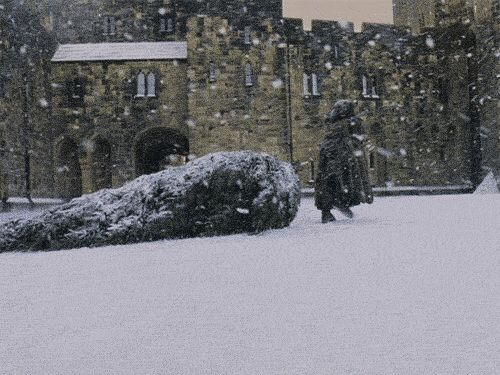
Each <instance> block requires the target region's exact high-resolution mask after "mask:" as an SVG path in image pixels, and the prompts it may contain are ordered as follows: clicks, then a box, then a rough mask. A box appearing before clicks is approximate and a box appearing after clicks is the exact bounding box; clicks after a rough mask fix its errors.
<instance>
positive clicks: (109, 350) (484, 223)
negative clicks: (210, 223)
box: [0, 195, 500, 375]
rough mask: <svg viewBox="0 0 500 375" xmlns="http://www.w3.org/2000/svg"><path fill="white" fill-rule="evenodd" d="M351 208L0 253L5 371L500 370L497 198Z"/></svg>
mask: <svg viewBox="0 0 500 375" xmlns="http://www.w3.org/2000/svg"><path fill="white" fill-rule="evenodd" d="M354 212H355V214H357V216H356V217H355V218H354V219H353V220H347V219H343V218H342V220H339V221H338V222H336V223H333V224H329V225H322V224H320V222H319V212H317V211H315V209H314V207H313V202H312V200H311V199H305V200H304V201H303V203H302V207H301V211H300V212H299V216H298V218H297V220H296V221H295V222H294V223H293V225H292V227H291V228H288V229H285V230H281V231H273V232H267V233H264V234H262V235H258V236H247V235H238V236H230V237H222V238H210V239H191V240H182V241H164V242H157V243H149V244H143V245H130V246H119V247H107V248H99V249H80V250H72V251H61V252H52V253H32V254H0V290H1V294H0V373H2V374H4V373H5V374H183V375H184V374H217V375H220V374H280V375H281V374H287V375H288V374H363V375H365V374H384V375H387V374H441V375H443V374H454V375H456V374H481V375H483V374H499V373H500V195H484V196H483V195H478V196H471V195H469V196H440V197H411V198H408V197H400V198H384V199H382V198H381V199H378V200H377V201H376V202H375V204H373V205H372V206H363V207H359V208H355V209H354ZM338 218H341V217H340V215H338ZM0 220H1V219H0Z"/></svg>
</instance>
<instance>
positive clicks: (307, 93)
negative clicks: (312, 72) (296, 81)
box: [303, 73, 311, 96]
mask: <svg viewBox="0 0 500 375" xmlns="http://www.w3.org/2000/svg"><path fill="white" fill-rule="evenodd" d="M303 83H304V96H311V91H309V75H308V74H306V73H304V75H303Z"/></svg>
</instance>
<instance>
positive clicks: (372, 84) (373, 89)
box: [362, 74, 379, 98]
mask: <svg viewBox="0 0 500 375" xmlns="http://www.w3.org/2000/svg"><path fill="white" fill-rule="evenodd" d="M362 81H363V96H364V97H365V98H378V97H379V95H378V91H377V80H376V78H375V77H372V76H367V75H364V74H363V77H362Z"/></svg>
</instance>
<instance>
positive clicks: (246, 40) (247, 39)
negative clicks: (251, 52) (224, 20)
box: [243, 26, 252, 44]
mask: <svg viewBox="0 0 500 375" xmlns="http://www.w3.org/2000/svg"><path fill="white" fill-rule="evenodd" d="M243 42H244V43H245V44H252V29H251V27H250V26H245V36H244V38H243Z"/></svg>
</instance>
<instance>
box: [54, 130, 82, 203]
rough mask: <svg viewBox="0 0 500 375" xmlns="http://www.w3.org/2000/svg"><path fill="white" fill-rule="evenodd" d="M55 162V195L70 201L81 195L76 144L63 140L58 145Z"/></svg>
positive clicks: (80, 176) (69, 140)
mask: <svg viewBox="0 0 500 375" xmlns="http://www.w3.org/2000/svg"><path fill="white" fill-rule="evenodd" d="M56 156H57V160H56V181H57V185H56V186H57V195H58V196H59V197H60V198H63V199H71V198H75V197H79V196H81V195H82V170H81V168H80V160H79V155H78V144H77V143H76V142H75V141H73V140H72V139H70V138H65V139H63V140H62V141H61V143H60V144H59V148H58V150H57V155H56Z"/></svg>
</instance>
